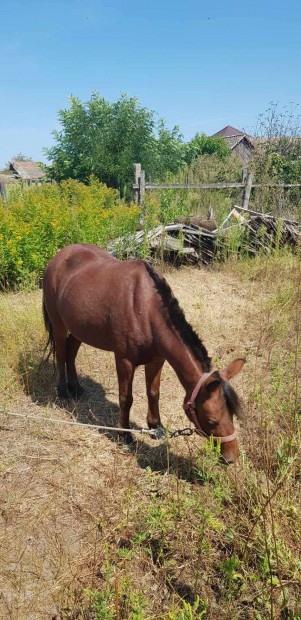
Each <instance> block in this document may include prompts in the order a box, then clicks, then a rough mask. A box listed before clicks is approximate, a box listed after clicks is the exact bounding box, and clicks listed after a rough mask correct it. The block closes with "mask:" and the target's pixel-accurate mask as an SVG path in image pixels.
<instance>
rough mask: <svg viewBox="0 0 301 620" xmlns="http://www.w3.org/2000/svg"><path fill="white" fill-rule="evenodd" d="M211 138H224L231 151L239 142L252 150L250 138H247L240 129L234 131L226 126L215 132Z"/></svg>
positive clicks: (229, 126) (233, 128)
mask: <svg viewBox="0 0 301 620" xmlns="http://www.w3.org/2000/svg"><path fill="white" fill-rule="evenodd" d="M212 138H224V139H225V140H226V142H227V143H228V144H229V146H230V149H231V151H232V150H233V149H234V148H235V147H236V146H237V144H239V142H244V143H245V145H246V146H247V147H249V149H253V148H254V145H253V143H252V141H251V139H250V138H251V136H249V135H248V134H247V133H245V132H244V131H241V130H240V129H235V127H232V126H231V125H227V127H224V128H223V129H220V131H217V132H216V133H214V134H213V136H212Z"/></svg>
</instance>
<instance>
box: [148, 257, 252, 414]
mask: <svg viewBox="0 0 301 620" xmlns="http://www.w3.org/2000/svg"><path fill="white" fill-rule="evenodd" d="M143 263H144V266H145V268H146V270H147V272H148V274H149V275H150V277H151V278H152V280H153V282H154V285H155V288H156V290H157V291H158V293H159V295H160V297H161V299H162V303H163V305H164V307H165V309H166V311H167V316H168V320H169V321H170V323H171V325H173V326H174V327H175V328H176V330H177V331H178V333H179V334H180V336H181V338H182V340H183V342H185V344H187V346H188V347H189V348H190V350H191V351H192V353H193V355H194V356H195V357H196V359H198V360H199V361H200V362H201V364H202V366H203V369H204V372H209V371H210V368H211V358H210V357H209V356H208V352H207V349H206V347H205V346H204V345H203V343H202V341H201V339H200V338H199V336H198V335H197V333H196V332H195V331H194V329H193V328H192V327H191V325H190V324H189V323H188V321H187V320H186V318H185V314H184V312H183V310H182V308H181V307H180V305H179V302H178V300H177V299H176V297H175V296H174V294H173V292H172V290H171V288H170V286H169V284H167V282H166V280H165V278H163V277H162V276H159V274H158V273H157V272H156V271H155V270H154V269H153V267H152V266H151V265H150V264H149V263H147V262H146V261H143ZM221 387H222V390H223V392H224V397H225V400H226V403H227V407H228V410H229V411H230V413H231V414H232V415H236V416H237V417H238V418H241V417H242V414H241V404H240V400H239V398H238V396H237V394H236V392H235V390H234V389H233V387H232V386H231V385H230V383H228V382H227V381H224V380H222V381H221Z"/></svg>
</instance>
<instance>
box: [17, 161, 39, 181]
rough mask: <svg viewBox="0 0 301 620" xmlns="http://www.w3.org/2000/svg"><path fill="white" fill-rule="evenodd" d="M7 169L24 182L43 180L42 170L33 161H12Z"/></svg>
mask: <svg viewBox="0 0 301 620" xmlns="http://www.w3.org/2000/svg"><path fill="white" fill-rule="evenodd" d="M9 168H10V170H13V171H14V172H16V173H17V175H18V177H20V178H21V179H24V180H30V181H36V180H39V179H43V178H44V176H45V173H44V172H43V170H41V168H40V167H39V166H38V164H36V163H35V162H34V161H21V160H17V161H12V162H10V164H9Z"/></svg>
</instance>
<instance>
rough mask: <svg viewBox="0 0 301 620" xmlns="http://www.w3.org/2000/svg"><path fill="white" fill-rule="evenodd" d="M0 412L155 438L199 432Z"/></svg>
mask: <svg viewBox="0 0 301 620" xmlns="http://www.w3.org/2000/svg"><path fill="white" fill-rule="evenodd" d="M0 414H2V415H3V416H13V417H16V418H23V420H35V421H36V422H39V421H42V422H52V423H54V424H59V425H64V424H65V425H69V426H79V427H81V428H92V429H94V430H102V431H116V432H118V433H133V434H136V435H144V434H145V435H150V436H152V437H155V439H163V438H164V439H167V438H173V437H181V436H184V435H186V436H189V435H193V433H196V432H197V429H196V428H183V429H178V430H176V431H173V432H172V433H167V432H166V431H165V430H164V428H162V427H159V428H152V429H149V428H141V429H137V428H119V427H118V426H100V425H98V424H85V423H83V422H76V421H74V420H57V419H55V418H46V417H45V416H34V415H30V414H26V415H23V414H22V413H13V412H5V413H4V411H0Z"/></svg>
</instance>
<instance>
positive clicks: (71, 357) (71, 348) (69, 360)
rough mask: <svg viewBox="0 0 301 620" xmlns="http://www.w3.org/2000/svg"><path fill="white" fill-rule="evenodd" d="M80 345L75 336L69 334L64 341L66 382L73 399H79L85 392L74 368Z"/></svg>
mask: <svg viewBox="0 0 301 620" xmlns="http://www.w3.org/2000/svg"><path fill="white" fill-rule="evenodd" d="M80 345H81V342H80V340H77V338H75V336H73V335H72V334H69V336H68V338H67V341H66V367H67V380H68V390H69V392H70V394H71V396H73V398H75V399H77V398H80V397H81V396H82V395H83V393H84V391H85V390H84V389H83V388H82V386H81V385H80V383H79V380H78V377H77V372H76V367H75V358H76V356H77V353H78V349H79V347H80Z"/></svg>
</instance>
